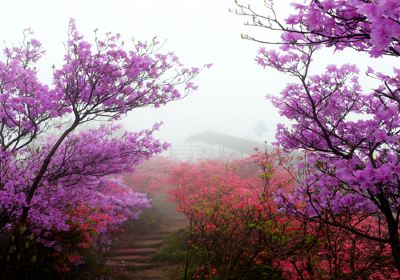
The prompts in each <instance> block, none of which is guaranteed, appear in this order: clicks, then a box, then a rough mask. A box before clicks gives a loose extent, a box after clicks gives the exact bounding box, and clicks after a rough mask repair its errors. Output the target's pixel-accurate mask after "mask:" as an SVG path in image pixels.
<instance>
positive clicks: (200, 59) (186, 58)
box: [0, 0, 394, 143]
mask: <svg viewBox="0 0 400 280" xmlns="http://www.w3.org/2000/svg"><path fill="white" fill-rule="evenodd" d="M248 1H250V2H251V3H256V2H257V3H261V2H262V0H248ZM289 2H291V0H290V1H285V0H282V1H280V3H279V12H280V14H282V15H287V14H288V13H289V8H288V7H289V5H288V4H289ZM111 3H112V4H111ZM1 4H2V5H1V7H2V10H1V12H2V13H1V17H0V24H1V29H0V30H1V39H2V41H5V42H7V44H8V45H10V44H11V43H12V42H14V43H18V41H20V40H21V38H22V30H23V29H24V28H26V27H31V28H32V29H33V30H34V32H35V36H34V37H35V38H37V39H39V40H40V41H41V42H42V44H43V46H44V48H45V49H46V50H47V55H46V56H45V58H44V59H43V61H42V62H41V64H40V66H41V67H40V77H41V79H42V80H45V81H50V78H51V71H52V70H51V65H53V64H55V65H58V66H59V65H60V64H61V63H62V56H63V53H64V49H63V44H62V42H63V41H65V40H66V38H67V28H68V21H69V19H70V18H75V20H76V22H77V27H78V30H79V31H80V32H81V33H83V34H84V35H85V37H86V39H91V38H93V33H92V31H93V30H94V29H95V28H98V29H99V33H102V32H107V31H111V32H119V33H121V34H122V36H123V37H124V39H125V40H126V41H129V38H131V37H135V38H136V39H139V40H150V39H151V38H153V37H154V36H157V37H158V38H159V39H160V40H164V39H166V40H167V42H166V44H165V46H164V50H165V51H170V50H171V51H174V52H175V53H176V54H177V55H178V56H179V57H180V58H181V61H182V62H183V63H184V64H186V65H188V66H201V65H203V64H206V63H213V65H214V66H213V67H212V69H210V70H206V71H204V72H203V73H201V75H200V76H199V77H198V78H197V79H196V80H195V82H196V83H197V84H198V85H199V90H198V91H197V92H195V93H193V94H192V95H190V96H188V97H187V98H186V99H184V100H181V101H177V102H174V103H171V104H168V105H167V106H166V107H162V108H161V109H157V110H155V109H141V110H137V111H135V112H131V113H129V115H128V117H127V118H126V119H124V121H123V124H124V126H125V127H126V128H127V129H129V130H137V129H141V128H147V127H151V126H152V124H153V123H155V122H158V121H163V122H164V123H165V124H164V126H163V127H162V128H161V131H160V133H159V134H158V136H159V138H161V139H162V140H166V141H168V142H171V143H181V142H183V141H184V140H185V139H186V137H187V136H188V135H190V134H193V133H197V132H201V131H204V130H208V129H211V130H214V131H218V132H222V133H226V134H230V135H233V136H237V137H247V136H248V134H249V133H250V131H251V130H252V128H253V127H254V126H255V125H256V123H257V122H258V121H259V120H262V121H264V123H265V124H266V125H267V127H268V130H269V132H268V135H266V136H265V137H266V138H267V140H269V141H272V140H273V137H274V130H275V126H276V124H277V123H278V122H283V121H284V120H283V119H281V118H280V117H279V115H278V113H277V111H276V109H274V108H273V106H272V105H271V104H270V103H269V102H268V101H267V100H265V96H266V95H267V94H279V92H280V90H281V89H282V88H283V87H284V85H285V84H286V83H287V81H288V80H290V79H288V77H286V76H284V75H281V74H279V73H277V72H275V71H273V70H270V69H268V70H264V69H262V68H261V67H259V66H257V65H256V64H255V62H254V57H255V55H256V54H257V49H258V48H259V47H260V45H259V44H256V43H254V42H249V41H246V40H242V39H241V38H240V34H241V33H242V32H246V31H247V32H252V33H253V34H258V35H260V36H267V37H268V36H272V35H270V34H268V33H266V31H265V30H249V29H248V28H245V27H244V26H243V22H244V21H245V19H244V18H242V17H239V16H236V15H234V14H232V13H230V12H229V11H228V10H229V9H230V8H231V9H233V8H234V7H235V6H234V1H233V0H201V1H200V0H114V1H105V0H100V1H94V0H80V1H78V0H68V1H66V0H56V1H55V0H46V1H44V0H35V1H32V0H30V1H29V0H25V1H21V0H13V1H2V3H1ZM338 61H339V62H350V63H357V64H358V65H360V66H361V68H362V70H363V71H365V67H366V66H367V65H368V64H372V63H373V65H374V67H375V68H379V69H381V70H385V71H388V70H390V65H394V62H393V61H390V59H386V60H385V61H384V63H377V61H374V62H371V61H370V59H369V58H368V55H367V54H355V52H354V51H351V50H350V51H346V52H341V53H339V54H333V51H332V50H325V51H323V52H321V54H319V56H318V58H317V63H315V64H314V66H313V70H314V71H315V72H317V71H320V70H321V69H323V68H324V67H325V65H326V64H329V63H334V62H338ZM379 62H382V61H379ZM366 85H367V86H371V85H370V84H369V83H366Z"/></svg>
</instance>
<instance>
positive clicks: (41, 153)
mask: <svg viewBox="0 0 400 280" xmlns="http://www.w3.org/2000/svg"><path fill="white" fill-rule="evenodd" d="M68 34H69V35H68V41H67V42H66V44H65V48H66V52H65V56H64V64H63V65H62V66H61V67H59V68H55V69H54V76H53V83H52V84H51V85H45V84H43V83H42V82H40V81H39V80H38V78H37V69H36V66H35V65H36V63H37V62H38V60H39V59H40V58H41V57H42V56H43V55H44V50H43V49H42V46H41V44H40V42H39V41H37V40H35V39H32V38H31V32H30V31H27V32H26V33H25V36H24V41H23V42H22V44H21V45H20V46H19V47H12V48H5V49H4V50H3V53H4V60H3V61H1V62H0V89H1V90H0V147H1V149H0V213H1V214H0V215H1V216H0V230H1V231H2V232H4V233H6V234H10V235H11V234H16V233H17V232H19V230H17V229H21V228H25V227H26V226H28V227H29V228H30V229H31V230H32V231H33V232H34V233H35V235H36V238H37V240H40V241H42V242H44V243H45V244H47V245H49V246H53V245H54V246H56V242H54V240H53V239H51V238H48V236H49V232H51V231H54V230H56V231H68V230H69V225H68V223H67V221H70V220H71V219H74V217H71V216H70V215H69V214H68V213H69V210H68V209H73V208H74V207H76V206H78V205H86V207H89V208H101V209H108V210H107V211H108V212H107V213H108V214H109V215H110V216H112V218H113V222H112V223H120V222H121V221H123V220H124V219H126V218H128V217H131V216H136V215H137V214H138V210H139V209H141V208H143V207H148V203H149V202H148V200H147V198H146V197H145V196H143V195H142V194H139V193H135V192H132V191H129V190H127V189H126V190H124V191H123V193H121V194H120V193H116V192H113V191H110V184H111V185H112V184H114V183H113V182H115V180H116V179H113V178H114V176H115V175H117V174H120V173H122V172H125V171H131V170H132V169H133V168H134V167H135V166H136V165H137V164H138V163H140V162H141V161H143V160H145V159H148V158H150V157H151V156H152V155H153V154H157V153H160V152H161V151H163V150H165V149H166V148H167V144H166V143H160V142H159V141H158V140H156V139H154V138H153V136H152V134H153V132H154V131H155V130H157V129H158V127H159V124H156V125H155V126H154V127H153V128H152V129H149V130H144V131H140V132H135V133H129V132H125V133H123V134H122V135H120V134H121V132H120V130H119V128H118V126H115V125H112V124H111V121H113V120H118V119H120V118H122V117H123V116H125V115H126V113H128V112H129V111H131V110H132V109H135V108H140V107H148V106H155V107H159V106H161V105H165V104H166V103H168V102H171V101H175V100H178V99H181V98H182V97H184V96H185V95H186V94H188V93H189V92H191V91H193V90H195V89H196V85H194V84H193V83H192V82H191V80H192V79H193V78H194V77H195V76H196V75H197V74H198V73H199V72H200V71H201V69H199V68H186V67H185V66H183V65H182V64H181V63H180V62H179V59H178V58H177V57H176V56H175V55H174V54H173V53H165V54H164V53H160V52H159V51H158V42H157V41H156V40H155V39H154V40H153V41H152V42H150V43H143V42H133V45H132V46H131V47H130V49H125V48H123V45H124V42H123V41H122V40H121V39H120V35H119V34H112V33H107V34H106V35H105V37H104V38H103V39H100V38H99V37H97V35H96V38H95V40H94V42H93V43H89V42H88V41H86V40H85V39H84V37H83V36H82V35H80V34H79V32H78V31H77V29H76V27H75V22H74V20H71V21H70V24H69V33H68ZM207 66H209V65H207ZM95 120H102V121H105V124H104V125H102V126H100V127H99V128H97V129H90V130H87V131H79V132H78V131H77V128H79V127H80V126H82V125H83V124H86V123H88V122H91V121H95ZM60 121H66V122H65V123H64V125H55V124H56V123H57V122H58V123H59V122H60ZM50 129H53V130H54V129H57V133H53V134H52V135H53V136H49V134H46V132H47V131H49V130H50ZM120 188H122V189H124V187H123V185H120ZM128 209H130V210H128ZM121 214H122V216H123V217H121ZM75 218H76V217H75ZM22 231H23V230H21V231H20V232H22Z"/></svg>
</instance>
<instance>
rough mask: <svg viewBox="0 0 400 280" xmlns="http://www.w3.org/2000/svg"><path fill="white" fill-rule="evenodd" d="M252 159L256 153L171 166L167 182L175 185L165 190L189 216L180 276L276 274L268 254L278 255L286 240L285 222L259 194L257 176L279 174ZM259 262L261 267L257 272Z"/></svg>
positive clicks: (260, 181)
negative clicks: (186, 248)
mask: <svg viewBox="0 0 400 280" xmlns="http://www.w3.org/2000/svg"><path fill="white" fill-rule="evenodd" d="M255 159H258V160H260V156H255V157H254V158H252V159H246V160H239V161H236V162H231V163H224V162H219V161H205V162H200V163H192V164H190V163H185V164H181V165H180V166H177V167H176V168H175V169H173V171H172V174H171V180H170V182H171V184H172V185H174V186H176V187H175V188H174V189H172V190H171V191H170V194H171V197H172V200H173V201H174V202H175V203H176V204H177V209H178V211H181V212H182V213H184V214H185V215H186V216H187V217H188V219H189V229H188V231H189V233H188V242H189V253H188V255H187V259H186V269H185V277H186V278H190V279H207V278H210V279H231V278H232V279H245V277H248V278H247V279H254V278H251V277H261V276H260V275H261V274H262V273H266V276H265V277H267V276H268V277H278V276H279V275H280V274H281V271H280V268H279V267H277V266H275V263H274V260H275V259H276V258H278V256H280V253H281V251H280V249H279V247H280V246H283V244H285V243H286V242H287V241H288V240H290V237H289V235H288V234H287V231H288V229H289V227H290V226H291V223H290V222H289V221H288V220H287V219H285V217H284V216H283V215H281V214H279V213H278V212H277V211H276V209H275V208H274V205H273V204H272V203H271V200H269V198H268V197H267V196H265V192H264V187H265V186H263V183H262V182H263V179H267V180H268V181H269V180H271V181H273V182H276V181H279V180H277V178H276V177H275V176H266V175H265V174H264V175H263V173H262V172H261V171H260V172H259V169H258V166H257V165H256V164H254V160H255ZM265 162H268V163H269V164H270V165H264V166H266V167H267V168H270V169H275V168H276V166H273V165H274V164H276V162H274V161H272V160H271V161H268V160H266V161H265ZM282 172H283V171H282ZM280 181H281V183H282V185H280V186H281V187H282V188H286V187H288V185H289V184H290V180H287V179H286V180H285V179H282V178H281V180H280ZM283 182H285V184H286V185H283ZM268 184H269V183H268ZM272 190H273V188H271V189H268V191H269V192H272ZM261 264H262V265H264V268H263V270H262V272H257V271H256V269H255V268H256V267H257V266H259V265H261ZM257 279H261V278H257ZM265 279H270V278H265Z"/></svg>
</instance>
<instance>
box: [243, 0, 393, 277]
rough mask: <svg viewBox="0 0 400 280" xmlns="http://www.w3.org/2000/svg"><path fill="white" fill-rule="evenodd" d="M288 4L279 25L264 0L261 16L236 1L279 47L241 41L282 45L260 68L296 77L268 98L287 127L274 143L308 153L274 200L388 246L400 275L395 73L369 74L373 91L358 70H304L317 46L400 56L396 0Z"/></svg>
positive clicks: (263, 54) (262, 55)
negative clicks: (286, 191) (290, 188)
mask: <svg viewBox="0 0 400 280" xmlns="http://www.w3.org/2000/svg"><path fill="white" fill-rule="evenodd" d="M293 6H294V8H295V11H296V12H295V14H293V15H290V16H289V17H288V18H287V19H286V20H285V21H281V20H280V19H279V18H278V17H277V13H276V11H275V10H274V7H273V5H272V2H271V1H266V7H267V12H266V14H259V13H258V12H256V11H255V10H253V9H252V8H251V7H249V6H244V5H241V4H238V10H237V11H236V12H237V13H238V14H241V15H244V16H251V21H250V22H249V24H250V25H253V26H259V27H265V28H266V29H269V30H273V31H278V32H281V41H278V42H272V41H271V42H266V41H263V40H257V39H256V38H252V37H251V36H245V37H246V38H247V39H254V40H256V41H262V42H264V43H267V44H278V45H281V46H282V47H281V50H280V51H276V50H265V49H261V50H260V52H259V55H258V57H257V63H258V64H260V65H261V66H263V67H271V68H274V69H276V70H278V71H280V72H283V73H286V74H288V75H291V76H293V77H295V78H297V83H291V84H288V85H287V86H286V88H285V89H284V90H283V91H282V94H281V96H280V97H271V100H272V102H273V104H274V105H275V106H276V107H278V108H279V110H280V113H281V115H282V116H284V117H286V118H287V119H289V120H290V121H291V125H279V127H278V132H277V140H278V142H279V143H280V144H281V145H282V146H283V147H284V148H285V149H287V150H290V151H296V150H304V151H305V155H306V159H305V162H304V163H303V164H302V165H300V168H301V170H302V171H303V172H302V175H303V176H301V177H300V178H298V186H297V189H296V191H295V192H294V193H293V194H291V195H289V196H288V195H280V196H278V197H277V199H278V200H279V201H280V202H281V203H282V204H283V205H285V206H286V209H287V210H289V211H292V212H293V213H296V214H297V215H298V216H301V217H303V218H305V219H307V220H311V221H317V222H320V223H323V224H326V225H329V226H334V227H338V228H341V229H344V230H346V231H348V232H350V233H352V234H355V235H357V236H360V237H362V238H365V239H367V240H370V242H376V243H377V244H379V246H381V247H385V246H387V247H388V248H389V249H390V252H391V255H392V259H393V263H394V266H395V267H396V268H397V270H400V236H399V220H400V204H399V203H400V192H399V189H400V188H399V186H400V184H399V178H398V174H399V170H400V165H399V162H400V154H399V127H400V122H399V121H400V120H399V108H400V107H399V105H400V99H399V98H400V96H399V91H400V71H399V70H398V69H394V71H393V74H383V73H379V72H376V71H374V70H373V69H372V68H369V69H368V71H367V75H368V76H369V77H371V78H374V79H376V80H377V81H378V82H379V83H380V85H379V86H378V87H377V88H375V89H373V90H364V89H363V88H362V87H361V85H360V84H359V81H358V78H359V70H358V68H357V67H356V66H355V65H343V66H337V65H329V66H327V67H326V70H325V72H323V73H320V74H318V75H311V74H310V67H311V65H312V63H313V60H312V58H313V54H314V53H315V52H316V51H317V50H318V48H320V47H322V46H327V47H333V48H334V49H335V50H342V49H344V48H352V49H355V50H357V51H365V52H369V53H370V55H371V56H372V57H378V56H383V55H390V56H394V57H397V56H399V50H400V46H399V38H400V22H399V17H400V2H399V1H394V0H378V1H363V0H321V1H317V0H310V1H305V3H302V4H300V3H295V4H293ZM299 205H305V207H304V208H301V210H300V208H299V207H298V206H299ZM393 277H398V275H397V276H396V275H394V276H393Z"/></svg>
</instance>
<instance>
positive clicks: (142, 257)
mask: <svg viewBox="0 0 400 280" xmlns="http://www.w3.org/2000/svg"><path fill="white" fill-rule="evenodd" d="M185 226H186V221H185V220H184V219H183V218H175V219H169V220H168V221H167V222H164V223H163V224H161V225H160V227H159V228H158V229H157V230H154V231H152V232H150V233H147V234H137V233H135V232H124V233H122V234H119V235H118V236H117V238H118V239H117V240H116V241H115V242H113V245H112V247H111V251H110V253H109V254H108V255H107V261H106V265H107V266H108V267H109V268H110V269H111V270H112V271H113V274H114V278H115V279H118V280H120V279H121V280H128V279H129V280H150V279H155V280H157V279H160V280H161V279H162V280H169V279H171V280H172V279H176V278H177V274H178V271H179V265H177V264H167V263H160V262H157V261H154V260H153V256H154V255H155V254H156V253H157V252H158V251H159V250H160V248H161V246H162V245H163V243H164V242H165V240H166V238H168V236H170V235H171V234H172V233H173V232H175V231H177V230H179V229H181V228H184V227H185Z"/></svg>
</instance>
